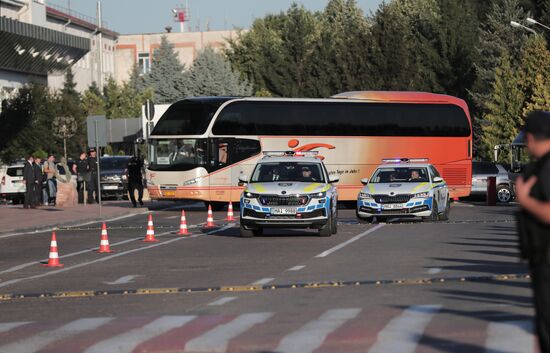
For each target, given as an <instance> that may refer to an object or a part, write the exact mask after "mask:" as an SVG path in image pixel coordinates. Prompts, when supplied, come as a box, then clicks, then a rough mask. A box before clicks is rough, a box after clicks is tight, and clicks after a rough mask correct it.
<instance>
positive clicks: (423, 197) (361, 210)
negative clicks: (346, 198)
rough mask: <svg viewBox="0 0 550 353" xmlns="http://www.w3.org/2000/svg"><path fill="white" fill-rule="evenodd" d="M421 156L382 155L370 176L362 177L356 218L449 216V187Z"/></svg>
mask: <svg viewBox="0 0 550 353" xmlns="http://www.w3.org/2000/svg"><path fill="white" fill-rule="evenodd" d="M427 162H428V160H427V159H425V158H417V159H406V158H403V159H384V160H383V164H381V165H379V166H378V167H377V168H376V170H375V171H374V173H373V174H372V177H371V178H370V179H362V180H361V182H362V183H363V185H365V186H364V187H363V189H362V190H361V192H360V193H359V196H358V200H357V218H359V220H364V221H372V220H373V219H374V217H376V218H377V219H380V218H382V219H383V218H390V217H391V218H394V217H395V218H401V217H422V218H423V219H425V220H431V221H437V220H439V219H441V220H447V219H449V212H450V202H449V189H448V188H447V184H446V183H445V181H444V180H443V178H441V176H440V175H439V173H438V172H437V169H435V167H434V166H433V165H431V164H429V163H427Z"/></svg>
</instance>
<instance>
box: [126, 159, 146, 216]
mask: <svg viewBox="0 0 550 353" xmlns="http://www.w3.org/2000/svg"><path fill="white" fill-rule="evenodd" d="M125 174H126V178H127V180H128V193H129V194H130V200H131V201H132V205H134V207H137V203H136V196H135V191H136V190H137V191H138V201H139V204H140V205H141V206H143V160H142V159H141V158H140V156H139V155H137V156H133V157H132V158H130V160H129V161H128V164H127V165H126V170H125Z"/></svg>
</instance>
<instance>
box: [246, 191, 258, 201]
mask: <svg viewBox="0 0 550 353" xmlns="http://www.w3.org/2000/svg"><path fill="white" fill-rule="evenodd" d="M259 196H260V195H259V194H253V193H251V192H245V193H244V197H246V198H249V199H257V198H258V197H259Z"/></svg>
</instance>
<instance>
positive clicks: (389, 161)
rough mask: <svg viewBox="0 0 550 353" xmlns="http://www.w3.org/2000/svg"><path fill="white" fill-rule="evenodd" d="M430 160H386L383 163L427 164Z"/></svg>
mask: <svg viewBox="0 0 550 353" xmlns="http://www.w3.org/2000/svg"><path fill="white" fill-rule="evenodd" d="M428 161H429V159H428V158H385V159H382V162H383V163H427V162H428Z"/></svg>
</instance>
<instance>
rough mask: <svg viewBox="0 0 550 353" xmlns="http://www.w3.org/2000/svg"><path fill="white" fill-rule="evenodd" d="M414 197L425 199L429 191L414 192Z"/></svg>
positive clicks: (428, 195)
mask: <svg viewBox="0 0 550 353" xmlns="http://www.w3.org/2000/svg"><path fill="white" fill-rule="evenodd" d="M414 197H417V198H420V199H427V198H429V197H430V193H429V192H428V191H426V192H419V193H418V194H414Z"/></svg>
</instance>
